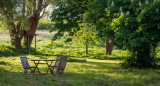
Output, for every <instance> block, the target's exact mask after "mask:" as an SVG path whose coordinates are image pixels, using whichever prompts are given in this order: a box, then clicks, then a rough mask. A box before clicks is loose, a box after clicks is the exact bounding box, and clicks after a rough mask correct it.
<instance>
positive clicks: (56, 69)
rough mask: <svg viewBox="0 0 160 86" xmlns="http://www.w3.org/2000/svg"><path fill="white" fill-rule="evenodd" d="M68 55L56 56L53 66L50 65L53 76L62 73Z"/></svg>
mask: <svg viewBox="0 0 160 86" xmlns="http://www.w3.org/2000/svg"><path fill="white" fill-rule="evenodd" d="M67 58H68V56H57V59H56V62H55V65H54V66H51V70H52V72H53V73H54V75H55V76H57V77H58V76H61V75H63V72H64V69H65V67H66V64H67Z"/></svg>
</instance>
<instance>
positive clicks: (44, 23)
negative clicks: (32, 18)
mask: <svg viewBox="0 0 160 86" xmlns="http://www.w3.org/2000/svg"><path fill="white" fill-rule="evenodd" d="M37 29H40V30H44V29H45V30H49V29H52V30H53V31H55V30H56V28H54V22H50V21H47V20H43V19H41V20H40V21H39V23H38V27H37Z"/></svg>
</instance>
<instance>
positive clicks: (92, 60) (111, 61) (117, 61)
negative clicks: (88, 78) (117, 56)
mask: <svg viewBox="0 0 160 86" xmlns="http://www.w3.org/2000/svg"><path fill="white" fill-rule="evenodd" d="M86 60H87V61H88V62H99V63H119V62H120V61H119V60H97V59H86Z"/></svg>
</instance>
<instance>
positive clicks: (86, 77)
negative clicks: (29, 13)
mask: <svg viewBox="0 0 160 86" xmlns="http://www.w3.org/2000/svg"><path fill="white" fill-rule="evenodd" d="M38 34H39V36H38V38H37V50H36V51H35V50H34V42H33V43H32V44H33V45H32V47H33V48H32V49H31V51H30V52H27V51H25V50H16V49H14V47H12V46H10V42H9V41H8V40H5V39H0V43H1V45H0V86H160V70H159V69H133V68H129V69H124V68H123V67H121V64H120V63H121V62H122V61H123V60H124V59H125V58H126V57H127V56H128V52H127V51H124V50H118V49H114V51H113V54H112V55H104V52H105V47H103V46H102V47H99V46H94V47H90V48H89V55H86V54H85V50H84V48H77V47H72V45H70V44H67V43H64V42H63V40H62V39H61V40H58V41H54V42H53V44H51V36H52V35H53V34H48V33H47V32H44V33H42V31H41V32H38ZM1 37H6V36H5V35H3V36H2V35H1ZM159 50H160V48H157V52H158V54H157V57H158V58H160V52H159ZM56 55H66V56H69V59H68V62H67V66H66V69H65V72H64V76H61V77H55V76H52V75H47V76H44V75H24V74H23V68H22V65H21V62H20V58H19V57H20V56H26V57H28V61H29V63H30V65H31V66H34V63H33V62H32V61H31V59H56ZM39 67H40V71H42V72H45V71H46V68H47V66H46V65H39Z"/></svg>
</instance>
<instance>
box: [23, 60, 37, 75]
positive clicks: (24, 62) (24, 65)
mask: <svg viewBox="0 0 160 86" xmlns="http://www.w3.org/2000/svg"><path fill="white" fill-rule="evenodd" d="M20 59H21V63H22V66H23V69H24V74H28V73H27V71H28V70H30V71H31V72H30V74H34V72H35V68H36V67H30V65H29V63H28V60H27V57H20ZM32 68H33V69H32Z"/></svg>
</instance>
